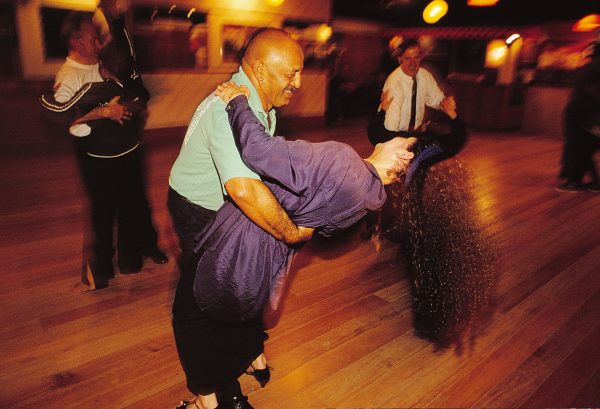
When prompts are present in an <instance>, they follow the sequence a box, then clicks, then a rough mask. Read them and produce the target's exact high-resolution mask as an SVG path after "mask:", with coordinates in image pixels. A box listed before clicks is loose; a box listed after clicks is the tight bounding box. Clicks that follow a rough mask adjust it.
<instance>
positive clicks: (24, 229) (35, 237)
mask: <svg viewBox="0 0 600 409" xmlns="http://www.w3.org/2000/svg"><path fill="white" fill-rule="evenodd" d="M364 129H365V123H364V121H360V120H357V121H354V122H351V123H346V124H340V125H338V126H336V127H333V128H321V129H317V130H312V131H297V133H296V134H294V135H293V136H294V137H304V138H308V139H310V140H313V141H322V140H328V139H336V140H340V141H346V142H348V143H351V144H352V145H353V146H355V147H356V149H357V150H358V151H359V153H361V154H362V155H366V154H367V153H368V152H369V151H370V147H369V144H368V142H367V140H366V136H365V134H364V132H363V130H364ZM181 137H182V134H181V132H170V134H169V135H162V136H161V135H159V134H157V133H153V134H152V136H151V137H149V138H148V141H147V144H146V146H147V160H148V191H149V197H150V200H151V203H152V207H153V212H154V221H155V224H156V226H157V228H158V230H159V234H160V241H161V245H162V247H163V248H165V249H166V250H167V251H168V253H169V255H170V257H171V261H170V262H169V263H168V264H166V265H154V264H153V263H152V262H151V261H146V264H145V266H144V269H143V271H142V272H140V273H139V274H136V275H128V276H124V275H120V274H117V277H116V279H115V280H113V281H112V282H111V285H110V287H109V288H108V289H105V290H102V291H97V292H90V291H86V288H85V286H83V285H82V284H80V282H79V272H80V268H81V259H82V249H83V246H84V233H83V232H84V229H85V228H86V222H85V215H86V208H85V207H86V203H85V198H84V196H83V195H82V192H81V186H80V183H79V179H78V175H77V170H76V168H75V166H74V163H73V160H72V156H71V154H70V151H69V150H68V146H67V144H66V143H65V142H64V141H61V142H57V144H58V145H59V146H58V147H57V146H52V147H45V146H34V147H32V148H31V149H28V148H27V147H26V146H21V147H20V148H18V149H10V150H3V152H2V153H1V154H0V160H1V161H2V167H1V172H0V182H1V184H0V186H1V188H0V189H1V191H0V194H1V197H2V198H1V199H0V232H1V233H2V234H1V237H2V241H1V242H0V259H1V260H2V263H1V264H0V322H1V325H0V407H1V408H38V407H40V408H76V407H81V408H143V409H146V408H147V409H154V408H159V409H160V408H172V407H174V406H175V405H176V404H177V401H178V400H179V399H181V398H186V397H189V393H188V392H187V390H186V387H185V380H184V376H183V373H182V370H181V368H180V366H179V362H178V359H177V353H176V349H175V344H174V339H173V335H172V330H171V325H170V308H171V302H172V299H173V291H174V287H175V284H176V281H177V276H178V271H177V267H176V263H175V259H176V255H177V243H176V238H175V236H174V233H173V232H172V230H171V227H170V220H169V217H168V214H167V211H166V208H165V199H166V192H167V179H168V172H169V169H170V166H171V164H172V163H173V160H174V159H175V157H176V155H177V152H178V149H179V145H180V141H181ZM560 149H561V140H560V138H557V137H550V136H546V135H523V134H519V133H477V132H476V133H474V134H473V136H472V139H471V140H470V142H469V145H468V146H467V148H466V149H465V151H464V152H463V153H462V154H461V157H460V160H461V162H462V163H463V165H464V166H465V167H466V168H467V169H468V170H469V171H470V175H471V177H470V179H471V182H472V189H473V196H474V198H475V205H476V209H477V218H478V221H479V223H480V225H481V226H482V227H481V228H482V229H484V231H485V232H486V233H488V234H489V236H490V237H491V240H492V241H493V243H494V244H495V246H496V248H497V252H498V260H497V268H498V271H500V273H501V276H500V280H499V283H498V303H497V311H496V314H495V315H494V317H493V319H492V321H491V323H490V324H489V326H488V327H487V328H486V331H485V332H484V334H482V335H481V336H480V337H479V338H478V339H477V340H476V343H475V344H474V345H470V346H468V347H466V348H465V349H464V350H463V351H460V353H459V351H457V350H455V349H452V348H450V349H447V350H444V351H435V350H434V348H433V346H432V345H431V344H429V343H427V342H426V341H424V340H422V339H420V338H417V337H416V336H415V335H414V333H413V327H412V321H411V309H410V294H409V286H408V284H407V280H406V275H405V272H404V271H403V270H402V268H401V267H399V265H398V264H397V263H395V260H396V257H397V255H398V248H397V245H395V244H394V243H392V242H390V241H386V240H384V241H382V242H380V243H376V242H371V241H367V242H365V241H361V240H360V239H359V238H358V232H359V230H360V228H361V225H359V226H357V227H356V228H353V229H350V230H349V231H347V232H346V233H345V234H343V235H342V236H340V237H337V238H334V239H329V240H324V239H316V240H313V241H312V242H310V243H309V244H307V245H306V246H305V248H304V249H303V250H302V251H301V253H300V254H299V256H298V258H297V259H296V261H295V267H294V271H293V273H292V277H293V278H292V282H291V286H290V289H289V292H288V294H287V296H286V299H285V303H284V306H283V308H282V310H281V311H280V312H279V314H278V315H274V316H271V317H268V320H269V324H270V326H271V327H272V328H271V329H270V330H269V334H270V338H269V340H268V341H267V344H266V350H267V354H268V356H269V359H270V364H271V365H272V366H273V367H274V368H275V369H274V370H273V372H272V381H271V383H270V384H269V385H268V386H267V387H266V388H265V389H260V387H258V385H257V384H256V382H254V380H253V379H251V378H249V377H247V376H244V377H242V379H241V381H242V387H243V388H244V391H245V392H246V393H247V394H248V395H249V398H250V402H251V403H252V404H253V405H254V406H255V407H256V408H257V409H259V408H260V409H294V408H298V409H310V408H315V409H319V408H323V409H324V408H376V407H388V408H394V407H396V408H404V407H575V406H579V407H581V406H586V407H590V406H596V407H597V406H600V359H599V358H600V356H599V354H600V352H599V351H600V348H598V339H600V325H599V306H600V304H599V301H600V293H599V289H600V278H599V272H600V234H599V230H600V229H599V227H600V221H599V220H600V195H598V194H593V193H578V194H569V193H559V192H557V191H555V190H554V189H553V183H554V177H555V175H556V174H557V171H558V158H559V156H560ZM378 246H379V247H378Z"/></svg>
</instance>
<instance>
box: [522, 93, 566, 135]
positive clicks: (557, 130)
mask: <svg viewBox="0 0 600 409" xmlns="http://www.w3.org/2000/svg"><path fill="white" fill-rule="evenodd" d="M570 95H571V88H568V87H552V86H539V85H534V86H531V87H529V89H528V90H527V98H526V99H525V114H524V120H523V130H524V131H526V132H536V133H538V132H541V133H544V134H547V135H551V136H557V137H560V136H561V135H562V127H563V124H562V121H563V111H564V109H565V106H566V105H567V101H568V100H569V96H570Z"/></svg>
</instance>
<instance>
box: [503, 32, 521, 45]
mask: <svg viewBox="0 0 600 409" xmlns="http://www.w3.org/2000/svg"><path fill="white" fill-rule="evenodd" d="M519 38H521V35H520V34H518V33H514V34H511V35H510V36H508V38H507V39H506V40H504V42H506V45H511V44H512V43H513V42H514V41H516V40H517V39H519Z"/></svg>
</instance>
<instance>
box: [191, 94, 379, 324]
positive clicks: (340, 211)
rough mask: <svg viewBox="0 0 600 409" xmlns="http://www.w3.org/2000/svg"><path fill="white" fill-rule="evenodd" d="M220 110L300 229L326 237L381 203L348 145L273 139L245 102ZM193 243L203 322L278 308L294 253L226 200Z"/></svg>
mask: <svg viewBox="0 0 600 409" xmlns="http://www.w3.org/2000/svg"><path fill="white" fill-rule="evenodd" d="M226 109H227V111H228V114H229V122H230V124H231V128H232V130H233V134H234V137H235V138H236V143H237V144H238V149H239V150H240V153H241V156H242V160H243V161H244V163H245V164H246V165H247V166H248V167H249V168H250V169H251V170H253V171H254V172H256V173H257V174H259V175H261V176H262V177H263V181H264V183H265V184H266V185H267V186H268V187H269V188H270V189H271V191H272V192H273V194H274V195H275V197H276V198H277V199H278V200H279V202H280V203H281V206H282V207H283V208H284V209H285V210H286V211H287V213H288V215H289V216H290V218H291V219H292V221H293V222H294V223H295V224H297V225H298V226H306V227H313V228H315V229H316V232H317V233H318V234H321V235H323V236H331V235H333V234H335V233H337V232H339V231H340V230H342V229H345V228H348V227H350V226H351V225H352V224H354V223H356V222H357V221H358V220H360V219H361V218H362V217H363V216H364V215H365V214H366V212H367V210H374V209H378V208H380V207H381V206H382V205H383V203H384V202H385V199H386V194H385V190H384V188H383V184H382V182H381V180H380V179H379V176H378V175H377V172H376V170H375V168H374V167H373V166H372V165H371V164H370V163H368V162H365V161H363V160H362V159H361V158H360V157H359V155H358V154H357V153H356V151H355V150H354V149H352V148H351V147H350V146H349V145H347V144H344V143H340V142H334V141H328V142H322V143H310V142H306V141H302V140H298V141H287V140H285V139H284V138H282V137H278V136H276V137H271V136H270V135H269V134H268V133H266V132H265V130H264V127H263V125H262V124H261V123H260V122H259V121H258V119H256V117H255V116H254V113H253V112H252V110H251V109H250V107H249V105H248V102H247V100H246V98H245V97H244V96H238V97H236V98H234V99H233V100H232V101H231V102H230V103H229V105H227V108H226ZM198 237H199V239H200V241H199V243H198V245H197V246H196V252H197V253H199V254H200V258H199V262H198V265H197V267H196V277H195V282H194V296H195V298H196V301H197V303H198V305H199V307H200V309H202V310H203V311H204V312H205V313H206V315H207V316H208V317H210V318H212V319H215V320H218V321H224V322H236V321H237V322H239V321H248V320H253V319H256V318H258V317H260V315H261V313H262V311H263V309H264V307H265V306H266V303H267V302H268V301H269V302H270V304H271V308H273V309H275V308H276V307H277V305H278V303H279V299H280V296H281V290H282V287H283V284H284V282H285V277H286V275H287V272H288V270H289V268H290V264H291V261H292V258H293V255H294V254H295V252H296V248H294V247H290V246H288V245H286V244H285V243H283V242H281V241H279V240H277V239H275V238H274V237H273V236H271V235H270V234H269V233H267V232H265V231H264V230H262V229H261V228H260V227H258V226H257V225H255V224H254V223H253V222H252V221H250V219H248V218H247V217H246V216H245V215H244V214H243V213H242V212H241V211H240V210H239V208H237V207H236V206H235V204H233V203H232V202H231V201H227V202H225V204H224V205H223V206H222V207H221V208H220V209H219V210H218V211H217V213H216V215H215V217H214V218H213V220H212V221H211V222H209V224H208V225H207V226H206V228H205V229H204V230H203V231H202V232H201V233H200V234H199V235H198Z"/></svg>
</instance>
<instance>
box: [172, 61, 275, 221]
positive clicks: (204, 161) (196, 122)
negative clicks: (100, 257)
mask: <svg viewBox="0 0 600 409" xmlns="http://www.w3.org/2000/svg"><path fill="white" fill-rule="evenodd" d="M231 79H232V80H233V81H235V83H236V84H238V85H242V84H243V85H245V86H247V87H248V89H249V90H250V98H249V100H248V102H249V105H250V108H252V111H254V114H255V115H256V117H257V118H258V120H259V121H260V122H261V123H262V124H263V125H264V127H265V129H267V132H268V133H269V134H271V135H273V134H274V132H275V125H276V124H275V122H276V119H275V110H274V109H271V110H270V111H269V113H268V114H267V113H266V112H265V111H264V109H263V107H262V103H261V102H260V98H259V97H258V94H257V92H256V89H255V88H254V86H253V85H252V83H251V82H250V79H249V78H248V76H247V75H246V73H245V72H244V71H243V70H242V67H240V69H239V71H238V72H237V73H235V74H234V75H233V76H232V77H231ZM267 115H269V118H270V123H271V126H270V127H269V126H268V121H267ZM238 177H244V178H253V179H259V176H258V175H256V174H255V173H254V172H252V171H251V170H250V169H248V168H247V167H246V165H244V162H242V159H241V157H240V153H239V151H238V149H237V147H236V146H235V141H234V139H233V134H232V132H231V127H230V126H229V119H228V117H227V112H226V111H225V103H224V102H223V101H222V100H221V98H219V97H217V96H215V95H214V94H210V95H209V96H208V97H206V99H204V101H202V103H201V104H200V105H199V106H198V108H197V109H196V112H195V113H194V116H193V117H192V120H191V122H190V125H189V126H188V129H187V132H186V134H185V138H184V140H183V144H182V146H181V150H180V151H179V156H178V157H177V159H176V160H175V163H174V164H173V167H172V168H171V173H170V175H169V186H171V188H173V189H174V190H175V191H176V192H177V193H179V194H180V195H182V196H183V197H185V198H187V199H188V200H189V201H191V202H192V203H195V204H197V205H200V206H202V207H204V208H206V209H210V210H217V209H218V208H219V207H221V205H222V204H223V202H224V195H226V194H227V192H226V191H225V187H224V186H225V182H227V181H228V180H230V179H233V178H238Z"/></svg>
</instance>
